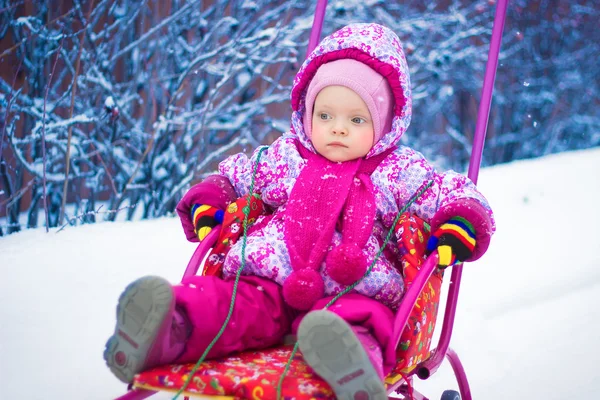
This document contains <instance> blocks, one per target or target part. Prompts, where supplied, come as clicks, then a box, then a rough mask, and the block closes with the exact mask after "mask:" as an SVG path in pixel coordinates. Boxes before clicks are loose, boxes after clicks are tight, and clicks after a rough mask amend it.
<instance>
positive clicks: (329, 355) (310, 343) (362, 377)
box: [298, 310, 388, 400]
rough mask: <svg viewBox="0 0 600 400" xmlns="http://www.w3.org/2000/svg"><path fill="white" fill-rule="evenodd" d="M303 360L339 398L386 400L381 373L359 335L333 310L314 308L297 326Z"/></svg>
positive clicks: (348, 399) (347, 399)
mask: <svg viewBox="0 0 600 400" xmlns="http://www.w3.org/2000/svg"><path fill="white" fill-rule="evenodd" d="M298 343H299V346H300V350H301V351H302V355H303V356H304V360H305V361H306V363H307V364H308V365H310V367H311V368H312V369H313V370H314V371H315V373H317V374H318V375H319V376H320V377H321V378H323V379H324V380H325V381H326V382H327V383H329V385H330V386H331V388H332V389H333V391H334V392H335V395H336V397H337V398H338V399H340V400H387V398H388V397H387V394H386V390H385V386H384V384H383V381H382V380H381V377H380V374H379V373H378V371H377V369H376V368H375V367H374V366H373V364H372V362H371V357H370V356H369V353H368V352H367V350H365V348H364V347H363V345H362V343H361V341H360V339H359V337H358V336H357V335H356V334H355V333H354V330H353V329H352V327H351V326H350V325H348V323H346V321H344V320H343V319H342V318H341V317H339V316H338V315H337V314H334V313H332V312H330V311H326V310H319V311H312V312H310V313H308V314H306V316H305V317H304V318H303V319H302V321H301V322H300V326H299V327H298Z"/></svg>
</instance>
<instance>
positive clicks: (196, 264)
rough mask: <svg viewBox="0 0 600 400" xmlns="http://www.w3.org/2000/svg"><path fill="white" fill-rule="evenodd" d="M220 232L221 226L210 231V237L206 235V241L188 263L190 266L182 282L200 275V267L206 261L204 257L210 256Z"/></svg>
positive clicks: (199, 245)
mask: <svg viewBox="0 0 600 400" xmlns="http://www.w3.org/2000/svg"><path fill="white" fill-rule="evenodd" d="M220 232H221V225H217V226H215V227H214V228H213V229H212V230H211V231H210V233H209V234H208V235H206V237H205V238H204V240H202V241H201V242H200V243H199V244H198V247H196V250H195V251H194V254H193V255H192V258H191V259H190V262H189V263H188V266H187V268H186V269H185V272H184V273H183V277H182V278H181V280H183V279H185V278H187V277H190V276H194V275H196V274H197V273H198V269H199V268H200V265H202V261H203V260H204V257H206V255H207V254H208V252H209V251H210V249H211V248H212V247H213V246H214V245H215V243H217V240H218V239H219V233H220Z"/></svg>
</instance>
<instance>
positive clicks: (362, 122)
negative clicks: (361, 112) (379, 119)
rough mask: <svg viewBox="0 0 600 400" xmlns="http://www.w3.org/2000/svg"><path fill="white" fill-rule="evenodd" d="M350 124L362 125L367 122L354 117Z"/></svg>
mask: <svg viewBox="0 0 600 400" xmlns="http://www.w3.org/2000/svg"><path fill="white" fill-rule="evenodd" d="M352 122H353V123H355V124H364V123H365V122H367V120H366V119H364V118H361V117H354V118H352Z"/></svg>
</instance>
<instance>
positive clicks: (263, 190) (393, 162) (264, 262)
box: [176, 24, 495, 372]
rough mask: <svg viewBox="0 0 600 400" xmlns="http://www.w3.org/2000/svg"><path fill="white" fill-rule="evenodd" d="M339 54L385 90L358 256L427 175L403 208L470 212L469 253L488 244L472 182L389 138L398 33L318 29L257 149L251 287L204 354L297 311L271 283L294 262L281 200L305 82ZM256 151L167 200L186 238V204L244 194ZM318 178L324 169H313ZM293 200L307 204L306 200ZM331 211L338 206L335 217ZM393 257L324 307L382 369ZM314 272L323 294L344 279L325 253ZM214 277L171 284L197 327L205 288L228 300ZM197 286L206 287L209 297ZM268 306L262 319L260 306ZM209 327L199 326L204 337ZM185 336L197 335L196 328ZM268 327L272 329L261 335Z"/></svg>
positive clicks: (298, 134)
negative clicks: (377, 350) (273, 134)
mask: <svg viewBox="0 0 600 400" xmlns="http://www.w3.org/2000/svg"><path fill="white" fill-rule="evenodd" d="M348 58H350V59H354V60H357V61H360V62H362V63H364V64H366V65H368V66H369V67H371V68H372V69H373V70H375V71H377V72H378V73H379V74H381V75H382V76H384V77H385V78H386V79H387V81H388V83H389V86H390V88H391V90H392V94H393V98H394V109H393V119H392V123H391V129H390V130H389V131H388V132H384V133H383V135H382V137H381V139H380V140H379V141H378V142H377V143H376V144H375V145H374V146H373V148H372V149H371V150H370V152H369V153H368V154H367V156H366V157H365V159H366V160H367V161H368V160H369V159H373V158H374V157H377V156H380V157H381V158H382V160H381V161H379V163H378V164H377V166H376V168H375V169H374V171H372V173H370V175H369V176H370V183H369V186H368V187H369V188H370V190H372V194H373V195H374V199H375V210H374V217H375V218H374V222H373V226H372V231H370V233H369V234H368V239H367V240H366V244H365V245H364V248H363V251H362V252H363V255H364V257H365V258H366V260H367V262H368V263H369V264H370V263H371V261H372V260H373V259H374V257H375V254H376V253H377V252H378V250H379V249H380V246H381V245H382V243H383V241H384V238H385V236H386V234H387V232H388V230H389V229H390V226H391V224H392V222H393V221H394V218H395V217H396V215H397V214H398V212H399V210H400V209H401V208H402V207H403V206H404V205H405V204H406V203H407V202H408V200H409V199H410V198H411V196H413V195H414V194H415V193H416V192H417V191H419V189H420V188H423V187H424V186H425V185H426V184H427V183H428V182H430V181H432V182H433V184H432V185H431V187H430V188H429V189H427V190H426V191H425V192H424V194H423V195H422V196H420V197H419V198H418V199H417V201H416V202H414V203H413V204H412V205H411V207H410V208H409V210H408V211H410V212H412V213H415V214H417V215H418V216H420V217H421V218H423V219H425V220H426V221H428V222H429V223H430V224H431V228H432V231H434V230H435V229H436V228H437V227H438V226H439V225H441V224H442V223H443V222H445V221H446V220H447V219H449V218H451V217H455V216H460V217H464V218H465V219H467V220H468V221H470V222H471V224H473V226H474V228H475V233H476V239H477V245H476V248H475V251H474V253H473V256H472V258H471V259H470V260H469V261H472V260H475V259H477V258H479V257H480V256H481V255H482V254H483V253H484V252H485V251H486V249H487V247H488V244H489V239H490V236H491V234H492V232H493V231H494V229H495V228H494V222H493V217H492V212H491V210H490V207H489V205H488V203H487V201H486V200H485V198H484V197H483V196H482V195H481V194H480V193H479V192H478V191H477V189H476V187H475V185H474V184H473V183H472V182H471V181H470V180H468V179H467V178H466V177H464V176H462V175H460V174H457V173H455V172H452V171H450V172H445V173H438V172H437V171H436V170H435V169H434V168H433V167H432V166H431V165H430V164H429V163H428V162H427V161H426V160H425V158H424V157H423V156H422V155H421V154H420V153H418V152H416V151H414V150H412V149H410V148H408V147H405V146H397V144H398V142H399V140H400V138H401V137H402V135H403V134H404V132H405V131H406V129H407V128H408V125H409V123H410V119H411V115H412V110H411V109H412V97H411V88H410V77H409V72H408V67H407V64H406V60H405V57H404V53H403V50H402V45H401V43H400V41H399V39H398V37H397V36H396V35H395V34H394V33H393V32H392V31H391V30H389V29H387V28H385V27H382V26H380V25H376V24H353V25H349V26H347V27H345V28H343V29H341V30H339V31H337V32H335V33H334V34H332V35H330V36H329V37H327V38H325V39H324V40H323V41H322V42H321V43H320V44H319V46H318V47H317V48H316V49H315V50H314V51H313V52H312V53H311V55H310V56H309V57H308V58H307V60H306V61H305V62H304V64H303V65H302V67H301V68H300V71H299V72H298V74H297V76H296V78H295V80H294V85H293V89H292V94H291V103H292V109H293V113H292V119H291V129H290V131H289V132H287V133H285V134H283V135H282V136H281V137H280V138H279V139H277V140H276V141H275V142H274V143H273V144H272V145H271V146H269V147H268V149H267V150H266V151H264V152H263V153H262V155H261V158H260V162H259V163H258V168H257V170H256V171H257V172H256V176H255V186H254V191H255V192H256V193H259V194H260V196H261V198H262V201H263V202H264V203H265V204H267V205H268V206H270V207H271V208H272V209H273V210H274V212H273V213H272V214H270V215H267V216H262V217H260V218H259V219H258V220H257V221H256V222H255V224H254V225H253V227H252V230H251V232H250V233H249V235H248V239H247V245H246V250H245V254H246V266H245V269H244V271H243V275H244V276H245V277H244V279H243V282H244V286H248V287H251V288H252V289H248V290H249V291H248V294H247V296H248V298H246V294H243V295H242V297H244V299H246V300H244V301H243V304H245V305H246V306H248V307H250V308H249V309H248V311H247V312H245V311H244V309H243V308H241V306H240V305H238V306H237V307H236V309H238V310H239V319H238V320H236V321H237V322H235V323H234V325H236V324H237V325H236V328H235V329H237V330H238V333H237V334H236V336H235V337H232V338H231V339H230V340H229V339H226V338H225V336H224V337H223V338H222V341H223V342H224V343H226V344H225V347H224V348H223V349H220V350H219V349H216V350H215V351H214V352H212V353H211V355H213V356H217V355H222V354H226V353H227V352H231V351H239V350H243V349H244V348H253V347H254V348H255V347H263V346H269V345H271V344H273V343H276V342H277V341H279V340H280V339H281V337H282V335H283V334H285V333H286V331H287V330H288V329H289V326H290V324H291V321H292V320H293V318H294V317H295V316H296V315H297V312H296V311H294V310H292V309H289V306H288V305H286V304H285V301H283V299H282V295H281V285H284V282H285V281H286V279H287V278H288V277H289V276H290V275H291V274H292V272H293V271H294V268H293V265H292V260H291V257H290V251H289V240H286V239H288V238H286V237H285V232H286V229H285V219H286V216H287V217H288V218H289V214H287V213H286V209H287V208H288V205H289V203H288V201H289V200H290V195H291V193H292V190H293V188H294V184H295V183H296V182H297V179H298V177H299V176H300V174H301V172H302V171H303V169H304V168H306V167H307V165H308V162H307V159H306V157H304V156H303V154H304V155H305V154H306V152H310V153H315V150H314V148H313V146H312V144H311V141H310V139H309V137H308V136H307V134H306V130H305V127H304V115H305V113H306V112H312V110H305V97H306V90H307V88H308V86H309V84H310V82H311V79H312V78H313V76H314V75H315V73H316V71H317V70H318V68H319V67H320V66H321V65H323V64H325V63H328V62H332V61H335V60H339V59H348ZM396 146H397V147H396ZM257 156H258V150H257V151H255V152H254V154H253V155H252V156H251V157H250V158H248V157H247V156H246V155H245V154H237V155H234V156H231V157H229V158H228V159H226V160H225V161H223V162H222V163H221V164H220V165H219V175H214V176H211V177H209V178H207V179H206V180H205V181H204V182H202V183H200V184H198V185H196V186H194V187H193V188H192V189H190V191H189V192H188V193H187V194H186V196H185V197H184V198H183V199H182V201H181V202H180V204H179V205H178V207H177V211H178V213H179V215H180V217H181V220H182V224H183V227H184V230H185V232H186V236H187V238H188V240H190V241H198V239H197V236H196V234H195V232H194V227H193V224H192V222H191V217H190V208H191V206H192V205H193V204H206V205H211V206H214V207H219V208H222V209H224V208H225V207H226V205H227V204H228V203H229V202H231V201H232V200H234V199H235V198H238V197H241V196H245V195H247V194H248V191H249V187H250V184H251V181H252V176H253V173H254V167H255V165H256V162H257ZM325 178H327V177H323V179H325ZM303 201H306V202H307V204H309V202H310V199H309V198H307V199H303ZM321 206H322V205H321ZM340 216H341V214H340V215H339V216H337V217H340ZM337 217H336V218H337ZM338 228H339V226H338ZM343 240H344V234H343V233H342V230H341V229H335V231H334V232H333V235H332V238H331V243H330V246H329V249H330V250H331V249H333V248H336V247H337V246H339V245H340V244H341V243H342V242H343ZM241 244H242V241H239V242H238V243H236V244H235V245H234V246H233V247H232V248H231V250H230V252H229V253H228V254H227V256H226V259H225V263H224V266H223V276H224V278H225V280H226V281H227V280H228V279H231V278H233V277H235V274H236V272H237V270H238V268H239V266H240V265H241V254H242V253H241V250H242V247H241ZM398 257H399V254H398V251H397V243H396V241H395V240H394V239H393V240H391V241H390V242H389V243H388V245H387V247H386V249H385V251H384V252H383V256H382V257H380V258H379V260H378V261H377V262H376V264H375V266H374V268H373V269H372V271H371V273H370V274H369V276H367V277H366V278H364V279H363V280H362V281H361V282H360V283H359V284H358V285H357V286H356V288H355V290H354V292H353V294H348V295H346V296H343V297H342V298H341V299H340V300H339V301H338V303H337V304H336V305H334V307H332V309H331V310H332V311H334V312H337V313H338V314H340V315H341V316H342V317H344V318H345V319H346V320H347V321H349V322H350V323H352V324H354V325H361V326H363V327H366V328H367V329H369V331H370V332H371V333H372V334H373V336H375V338H376V339H377V340H378V342H379V343H380V345H381V346H382V348H383V350H384V352H383V353H384V363H385V366H384V370H385V371H386V372H387V371H389V370H390V369H391V368H392V367H393V365H394V363H395V359H394V349H391V348H390V347H391V346H387V342H388V339H389V337H390V336H391V332H392V326H393V310H395V309H397V307H398V305H399V303H400V301H401V299H402V295H403V293H404V284H403V278H402V275H401V274H400V273H399V272H398V271H399V270H400V269H399V268H398V265H399V264H398ZM317 271H318V273H319V274H320V275H321V277H322V279H323V281H324V284H325V296H332V295H335V294H337V293H339V292H340V291H342V290H343V289H344V288H345V285H343V284H340V283H339V282H336V281H335V280H333V279H332V278H331V277H330V276H329V275H328V274H327V269H326V268H325V261H323V262H322V265H321V266H320V267H319V266H317ZM273 282H274V283H275V284H273ZM225 283H226V282H223V284H225ZM190 285H191V286H190ZM220 285H222V283H220V282H216V281H215V278H211V277H194V278H193V279H191V280H189V281H188V282H187V283H186V282H184V284H183V285H181V286H178V287H176V296H177V298H178V303H180V304H181V305H183V306H184V307H185V308H186V309H187V312H188V315H190V319H191V320H192V322H193V323H194V324H197V326H199V327H201V326H202V325H203V324H206V321H207V319H210V318H211V317H208V318H207V317H206V308H207V307H206V306H207V305H208V304H206V302H207V301H209V300H207V299H208V298H209V297H210V296H213V297H210V303H209V304H212V305H213V306H214V307H215V308H220V309H223V308H226V307H228V305H229V303H228V302H226V304H225V305H222V304H220V305H219V304H216V303H217V302H218V299H221V300H223V301H225V298H226V297H227V295H228V294H230V293H231V290H230V289H227V290H224V289H222V288H217V286H219V287H220ZM198 287H202V290H203V292H204V294H199V293H198V290H197V288H198ZM256 289H258V290H256ZM244 290H245V289H243V290H242V292H243V293H245V292H244ZM207 291H208V292H210V296H209V294H207V293H206V292H207ZM259 292H260V296H262V297H261V299H258V300H256V301H253V300H251V297H252V296H253V295H255V294H257V293H259ZM221 293H223V294H221ZM238 293H240V292H239V291H238ZM252 293H254V294H252ZM238 296H240V294H238ZM217 298H218V299H217ZM328 298H330V297H325V298H324V299H322V300H320V301H318V302H317V304H315V305H314V307H312V309H318V308H322V307H323V306H324V305H325V304H326V302H327V299H328ZM261 302H264V303H261ZM263 307H265V308H263ZM271 310H272V311H271ZM236 312H237V311H236ZM270 312H272V318H271V319H269V318H267V317H266V316H265V315H262V314H263V313H267V314H268V313H270ZM194 315H196V316H197V317H195V316H194ZM244 317H245V318H244ZM215 318H217V317H215ZM223 319H224V316H223V317H218V318H217V320H220V321H221V322H222V320H223ZM265 319H269V321H266V320H265ZM245 320H248V321H247V322H245ZM273 321H275V322H273ZM296 322H298V321H296ZM251 325H253V326H251ZM295 325H297V323H296V324H295ZM260 326H262V328H264V329H263V332H261V333H257V332H256V330H257V329H258V330H260V329H259V327H260ZM244 329H246V330H247V331H246V332H249V333H248V334H247V335H246V336H247V337H246V338H244V337H243V331H244ZM210 330H213V328H211V329H210ZM217 330H218V327H217ZM197 331H199V330H197ZM228 331H231V330H230V329H229V328H228V329H227V330H226V331H225V335H227V332H228ZM214 333H216V331H215V332H214ZM210 334H211V333H210V332H207V333H206V334H205V333H202V335H204V336H210ZM194 335H196V336H198V335H199V333H198V332H196V333H195V334H194ZM194 335H193V336H194ZM268 335H271V336H272V337H271V338H267V337H266V336H268ZM248 336H251V337H248ZM240 338H241V339H240ZM206 340H208V339H207V338H203V339H201V340H200V339H199V340H198V341H197V345H198V346H199V347H202V346H203V343H204V342H206ZM192 347H193V346H192ZM198 351H199V350H197V351H193V350H190V351H187V352H186V355H185V356H184V357H183V359H187V358H190V359H193V358H194V356H195V355H196V353H197V352H198Z"/></svg>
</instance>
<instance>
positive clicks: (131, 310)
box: [104, 276, 293, 383]
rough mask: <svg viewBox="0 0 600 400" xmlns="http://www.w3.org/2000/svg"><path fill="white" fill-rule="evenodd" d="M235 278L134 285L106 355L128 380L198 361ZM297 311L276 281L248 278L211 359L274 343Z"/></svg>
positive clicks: (218, 324) (218, 325)
mask: <svg viewBox="0 0 600 400" xmlns="http://www.w3.org/2000/svg"><path fill="white" fill-rule="evenodd" d="M233 284H234V282H233V281H223V280H221V279H218V278H215V277H209V276H195V277H191V278H189V279H187V280H185V281H184V282H183V283H182V284H180V285H177V286H171V285H170V284H169V283H168V282H167V281H166V280H164V279H163V278H159V277H144V278H141V279H138V280H137V281H135V282H133V283H131V284H130V285H129V286H128V287H127V288H126V289H125V291H124V292H123V294H122V295H121V297H120V298H119V305H118V307H117V324H116V327H115V333H114V335H113V336H112V337H111V338H110V339H109V340H108V342H107V344H106V350H105V352H104V359H105V360H106V363H107V364H108V366H109V368H110V369H111V371H112V372H113V373H114V374H115V375H116V376H117V377H118V378H119V379H120V380H121V381H123V382H126V383H129V382H131V380H132V379H133V376H134V375H135V374H137V373H139V372H141V371H144V370H146V369H148V368H150V367H153V366H156V365H161V364H168V363H172V362H195V361H197V359H198V358H199V357H200V356H201V355H202V353H203V352H204V350H205V349H206V347H207V346H208V344H209V343H210V342H211V341H212V340H213V338H214V337H215V336H216V334H217V332H219V330H220V329H221V326H222V324H223V322H224V321H225V318H226V316H227V313H228V311H229V306H230V303H231V296H232V292H233ZM292 318H293V314H292V313H291V311H290V309H289V308H288V307H287V306H285V303H284V302H283V297H282V295H281V288H280V286H279V285H277V284H276V283H274V282H271V281H268V280H264V279H261V278H255V277H242V278H241V279H240V282H239V286H238V289H237V294H236V303H235V308H234V312H233V314H232V316H231V319H230V320H229V323H228V325H227V328H226V329H225V331H224V332H223V335H222V336H221V338H220V339H219V340H218V342H217V343H216V344H215V346H214V347H213V349H212V350H211V351H210V353H209V355H208V356H209V358H214V357H219V356H222V355H226V354H229V353H232V352H236V351H241V350H246V349H253V348H263V347H269V346H271V345H273V344H275V343H278V342H281V341H282V339H283V336H284V335H285V334H287V333H289V330H290V325H291V321H292Z"/></svg>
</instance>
